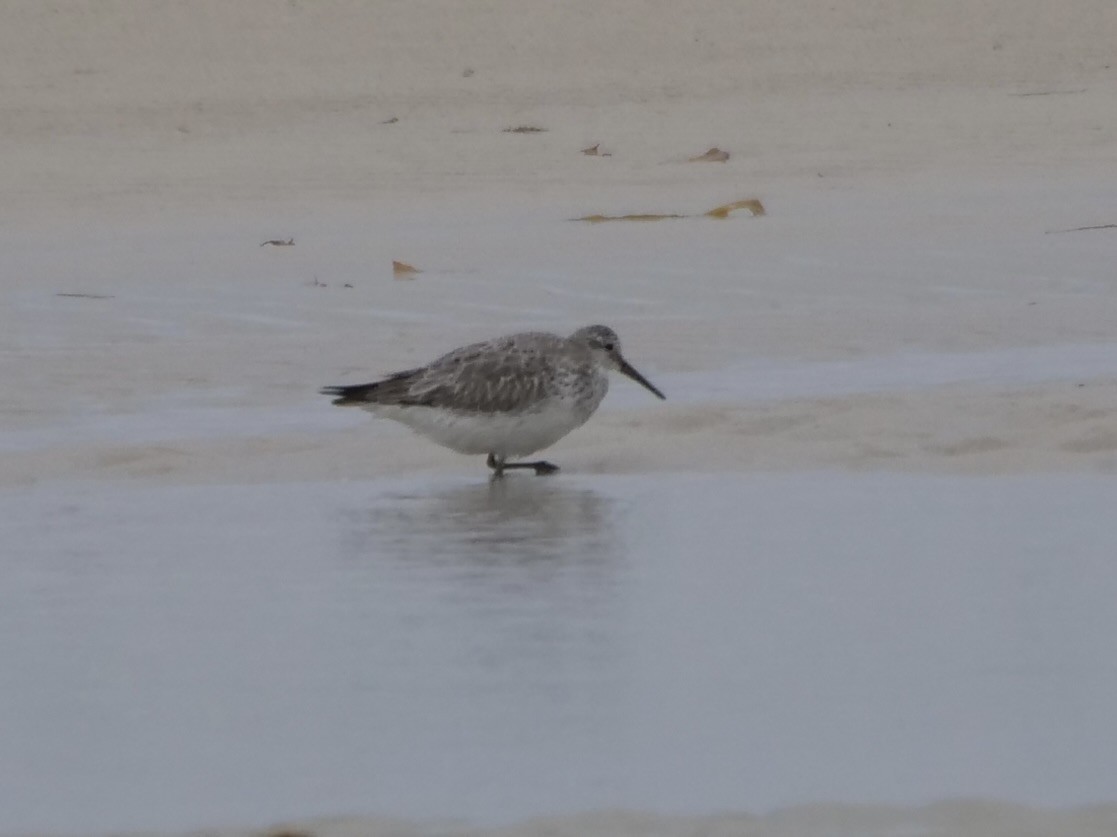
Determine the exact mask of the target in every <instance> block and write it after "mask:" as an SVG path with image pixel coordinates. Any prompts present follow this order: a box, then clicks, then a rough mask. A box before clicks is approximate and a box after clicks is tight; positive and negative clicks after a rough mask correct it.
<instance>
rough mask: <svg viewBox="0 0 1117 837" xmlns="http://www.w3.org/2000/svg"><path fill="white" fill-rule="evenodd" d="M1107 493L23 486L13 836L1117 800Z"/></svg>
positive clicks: (545, 484)
mask: <svg viewBox="0 0 1117 837" xmlns="http://www.w3.org/2000/svg"><path fill="white" fill-rule="evenodd" d="M1115 507H1117V480H1115V479H1112V478H1105V477H1085V476H1073V477H1070V476H1068V477H1054V476H1035V477H1026V478H1020V477H1014V478H992V477H990V478H955V477H930V476H911V475H897V474H871V475H849V474H829V473H827V474H798V475H763V474H752V475H733V474H731V475H717V476H712V475H680V476H671V477H657V478H654V479H652V478H647V477H594V478H589V477H585V478H579V477H575V476H572V475H561V476H559V477H557V478H551V479H537V478H534V477H528V476H521V475H516V478H508V479H506V480H504V481H503V482H498V483H492V484H490V483H488V482H485V481H483V480H476V481H442V482H439V481H429V480H427V481H418V480H396V481H385V482H376V483H369V482H362V483H356V482H354V483H330V484H324V483H301V484H285V485H270V486H269V485H256V486H247V487H244V486H219V487H150V486H148V487H132V486H118V485H113V484H107V483H85V484H80V483H76V484H66V485H63V484H55V485H49V484H45V485H41V486H38V487H36V488H33V489H26V490H19V491H17V490H9V491H5V492H3V493H2V494H0V511H2V514H0V538H2V542H3V543H4V545H5V546H4V549H3V553H2V555H3V557H2V558H0V572H2V573H3V578H4V584H3V585H2V587H0V694H2V696H3V700H2V701H0V740H2V741H3V742H4V744H3V747H2V748H0V832H11V831H21V830H32V829H34V830H42V831H66V832H72V833H81V834H88V833H95V832H104V831H107V830H111V829H126V828H127V829H138V828H159V829H185V828H193V827H200V826H206V825H228V824H235V823H243V824H264V823H268V822H274V821H277V820H279V819H283V818H288V817H313V816H321V815H338V814H377V815H400V816H408V817H421V818H429V817H443V816H450V817H463V818H467V819H469V820H473V821H477V822H501V821H507V820H510V819H513V818H520V817H524V816H530V815H534V814H540V813H556V812H557V813H563V812H576V811H581V810H586V809H591V808H597V807H605V806H607V807H618V806H620V807H628V808H635V809H651V810H659V811H666V812H673V813H708V812H711V811H715V810H753V811H763V810H770V809H772V808H774V807H777V806H783V805H790V804H798V803H806V802H813V801H820V800H838V801H844V802H861V801H875V802H897V803H918V802H924V801H930V800H934V799H938V798H943V797H948V796H957V795H964V796H968V797H973V796H979V797H998V798H1004V799H1010V800H1014V801H1019V802H1026V803H1031V804H1039V805H1063V804H1076V803H1085V802H1092V801H1098V800H1110V799H1113V798H1114V797H1115V796H1117V788H1115V787H1114V780H1113V777H1114V776H1117V755H1115V754H1117V724H1114V723H1113V709H1112V708H1113V706H1114V705H1117V663H1115V662H1114V660H1115V657H1114V655H1113V653H1112V649H1113V637H1114V636H1115V635H1117V611H1115V609H1114V608H1113V601H1114V600H1115V598H1117V562H1115V561H1114V560H1113V556H1114V555H1117V529H1115V527H1113V526H1112V524H1111V522H1110V521H1111V520H1112V510H1113V508H1115Z"/></svg>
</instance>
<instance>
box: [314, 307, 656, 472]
mask: <svg viewBox="0 0 1117 837" xmlns="http://www.w3.org/2000/svg"><path fill="white" fill-rule="evenodd" d="M610 369H613V370H616V371H618V372H620V373H621V374H623V375H627V376H628V377H629V378H631V379H632V380H634V381H636V382H637V383H639V384H641V385H642V386H644V387H645V388H647V389H648V390H650V391H651V392H652V393H654V394H655V395H657V396H658V397H660V398H666V396H665V395H664V394H663V393H662V392H660V391H659V390H658V389H656V388H655V387H654V386H653V385H652V384H651V382H649V381H648V379H647V378H645V377H644V376H643V375H641V374H640V373H639V372H637V371H636V370H635V369H634V368H633V367H632V365H631V364H630V363H629V362H628V361H627V360H625V359H624V356H623V355H622V354H621V342H620V339H619V338H618V337H617V334H616V332H615V331H613V329H611V328H608V327H607V326H603V325H591V326H587V327H585V328H580V329H578V330H577V331H575V332H574V333H573V334H571V335H570V336H569V337H560V336H559V335H557V334H547V333H544V332H538V331H528V332H523V333H521V334H511V335H508V336H507V337H498V338H496V339H494V340H486V341H484V342H481V343H472V344H470V345H469V346H463V347H462V348H460V349H455V350H454V351H452V352H448V353H447V354H444V355H443V356H442V357H440V358H438V359H437V360H435V361H433V362H431V363H428V364H427V365H426V366H420V367H418V368H416V369H408V370H406V371H403V372H397V373H395V374H394V375H389V376H388V377H387V378H384V379H383V380H380V381H374V382H373V383H369V384H355V385H352V386H330V387H323V388H322V390H321V394H322V395H332V396H337V397H336V400H335V401H334V402H333V403H334V404H337V405H339V406H343V407H350V406H352V407H362V408H364V409H366V410H368V411H369V412H371V413H373V414H375V415H378V416H383V417H385V418H391V419H395V420H396V421H398V422H401V423H402V424H405V425H407V426H408V427H410V428H411V429H412V430H414V431H415V432H416V433H419V434H420V435H422V436H426V437H427V438H428V439H431V440H433V441H435V442H437V443H438V444H440V445H442V446H443V447H447V448H450V449H451V450H456V451H458V452H459V453H468V454H487V455H488V459H487V464H488V466H489V467H490V468H491V469H492V470H493V473H494V476H498V477H499V476H502V475H503V474H504V472H505V471H508V470H511V469H513V468H531V469H533V470H534V471H535V473H536V474H552V473H554V472H555V471H557V470H558V466H556V465H552V464H551V463H550V462H545V461H542V460H540V461H538V462H511V463H510V462H508V460H509V459H519V458H520V457H524V456H529V455H531V454H533V453H535V452H536V451H540V450H543V449H544V448H547V447H550V446H551V445H553V444H554V443H555V442H557V441H558V440H559V439H561V438H562V437H563V436H565V435H566V434H567V433H569V432H570V431H571V430H573V429H574V428H576V427H581V426H582V425H583V424H585V423H586V421H587V419H589V417H590V416H592V415H593V413H594V411H595V410H596V409H597V407H598V405H599V404H601V400H602V399H603V398H604V397H605V393H606V392H607V391H608V389H609V378H608V375H607V374H606V373H607V371H608V370H610Z"/></svg>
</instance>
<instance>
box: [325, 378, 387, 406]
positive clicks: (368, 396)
mask: <svg viewBox="0 0 1117 837" xmlns="http://www.w3.org/2000/svg"><path fill="white" fill-rule="evenodd" d="M378 386H380V384H379V383H375V384H354V385H352V386H347V387H344V386H339V387H322V389H320V390H318V393H319V394H320V395H333V396H336V397H335V398H334V402H333V403H334V404H337V405H338V406H339V407H355V406H358V405H360V404H367V403H369V402H370V401H375V400H376V398H375V397H373V393H375V392H376V388H377V387H378Z"/></svg>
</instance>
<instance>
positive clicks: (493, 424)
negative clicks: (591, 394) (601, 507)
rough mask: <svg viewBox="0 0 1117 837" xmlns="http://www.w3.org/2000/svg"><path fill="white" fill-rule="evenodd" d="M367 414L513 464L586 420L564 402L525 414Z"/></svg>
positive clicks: (390, 409) (394, 409)
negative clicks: (501, 458) (393, 421)
mask: <svg viewBox="0 0 1117 837" xmlns="http://www.w3.org/2000/svg"><path fill="white" fill-rule="evenodd" d="M595 406H596V405H595ZM366 409H368V410H369V411H370V412H372V413H375V414H376V415H378V416H383V417H384V418H391V419H394V420H395V421H398V422H400V423H401V424H405V425H407V426H408V427H410V428H411V429H412V430H414V431H415V432H416V433H419V434H420V435H422V436H426V437H427V438H428V439H431V440H432V441H435V442H437V443H438V444H440V445H442V446H443V447H447V448H450V449H451V450H456V451H458V453H475V454H488V453H494V454H496V455H497V456H498V457H508V458H513V459H514V458H516V457H520V456H527V455H528V454H532V453H535V452H536V451H538V450H543V448H547V447H550V446H551V445H553V444H554V443H555V442H557V441H558V440H559V439H561V438H562V437H563V436H565V435H566V434H567V433H569V432H570V431H571V430H573V429H574V428H576V427H580V426H581V425H583V424H585V422H586V419H588V418H589V416H590V413H587V412H586V411H585V410H584V409H582V410H580V409H574V408H573V407H572V406H571V405H570V403H569V402H564V401H550V402H547V403H546V404H544V405H541V408H540V409H538V410H536V411H534V412H524V413H462V412H455V411H453V410H446V409H436V408H433V407H418V406H415V407H399V406H394V405H393V406H388V405H379V404H369V405H368V407H367V408H366ZM590 412H591V413H592V411H590Z"/></svg>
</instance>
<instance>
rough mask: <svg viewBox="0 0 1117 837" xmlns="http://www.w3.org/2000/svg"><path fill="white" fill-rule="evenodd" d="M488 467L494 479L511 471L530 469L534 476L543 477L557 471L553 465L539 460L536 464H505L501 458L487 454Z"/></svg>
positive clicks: (557, 467) (556, 466)
mask: <svg viewBox="0 0 1117 837" xmlns="http://www.w3.org/2000/svg"><path fill="white" fill-rule="evenodd" d="M488 465H489V467H490V468H492V469H493V472H494V473H493V476H494V477H502V476H504V472H505V471H512V470H516V469H524V468H531V469H532V470H533V471H535V475H536V476H543V475H544V474H553V473H555V472H556V471H557V470H558V469H559V466H558V465H553V464H551V463H550V462H544V461H543V460H539V461H538V462H505V461H504V459H503V458H499V459H498V458H497V456H496V454H492V453H490V454H489V459H488Z"/></svg>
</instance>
